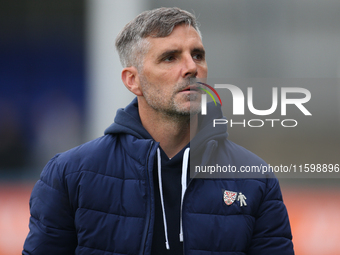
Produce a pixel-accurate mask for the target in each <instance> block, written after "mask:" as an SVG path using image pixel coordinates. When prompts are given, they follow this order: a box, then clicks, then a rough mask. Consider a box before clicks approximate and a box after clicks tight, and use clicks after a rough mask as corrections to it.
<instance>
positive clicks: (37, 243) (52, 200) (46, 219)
mask: <svg viewBox="0 0 340 255" xmlns="http://www.w3.org/2000/svg"><path fill="white" fill-rule="evenodd" d="M57 158H58V155H57V156H55V157H54V158H53V159H51V160H50V162H49V163H48V164H47V165H46V167H45V168H44V170H43V172H42V173H41V177H40V180H39V181H38V182H37V183H36V185H35V186H34V188H33V191H32V194H31V198H30V212H31V217H30V222H29V228H30V232H29V233H28V236H27V238H26V241H25V243H24V249H23V252H22V254H24V255H28V254H30V255H33V254H51V255H52V254H74V253H75V248H76V246H77V236H76V232H75V228H74V223H73V222H74V216H73V213H72V210H71V208H70V203H69V199H68V196H67V193H66V192H65V190H64V188H63V187H64V185H63V182H62V181H61V178H60V173H59V171H60V169H58V164H57V162H56V161H57Z"/></svg>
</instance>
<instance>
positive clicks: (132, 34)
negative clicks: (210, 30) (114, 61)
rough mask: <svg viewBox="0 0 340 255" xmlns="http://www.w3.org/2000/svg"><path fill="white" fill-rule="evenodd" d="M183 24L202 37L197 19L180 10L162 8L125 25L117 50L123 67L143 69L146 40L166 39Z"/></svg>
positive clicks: (146, 49)
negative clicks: (150, 38)
mask: <svg viewBox="0 0 340 255" xmlns="http://www.w3.org/2000/svg"><path fill="white" fill-rule="evenodd" d="M181 24H185V25H189V26H192V27H193V28H194V29H195V30H196V31H197V33H198V34H199V36H200V37H201V32H200V31H199V28H198V24H197V21H196V17H195V16H194V15H193V14H191V13H190V12H187V11H185V10H182V9H180V8H177V7H173V8H165V7H161V8H158V9H154V10H149V11H144V12H142V13H141V14H139V15H138V16H137V17H136V18H134V19H133V20H132V21H130V22H129V23H127V24H126V25H125V27H124V28H123V30H122V31H121V32H120V33H119V34H118V36H117V38H116V49H117V51H118V54H119V58H120V62H121V64H122V66H123V67H129V66H135V67H136V68H137V69H139V68H141V67H142V66H143V59H144V55H145V53H147V51H148V42H147V41H146V40H145V38H146V37H149V36H151V37H166V36H168V35H170V34H171V32H172V31H173V29H174V28H175V26H177V25H181Z"/></svg>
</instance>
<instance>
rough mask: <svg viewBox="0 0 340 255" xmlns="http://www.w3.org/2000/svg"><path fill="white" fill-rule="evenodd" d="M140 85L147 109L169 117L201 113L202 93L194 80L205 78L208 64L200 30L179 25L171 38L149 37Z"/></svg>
mask: <svg viewBox="0 0 340 255" xmlns="http://www.w3.org/2000/svg"><path fill="white" fill-rule="evenodd" d="M146 40H148V41H149V51H148V52H147V53H146V54H145V56H144V62H143V63H144V64H143V67H142V71H141V73H140V84H141V89H142V93H143V97H144V99H145V101H146V107H151V108H152V109H153V110H156V111H158V112H162V113H165V114H167V115H190V114H195V113H197V112H199V110H200V101H201V94H200V90H199V89H195V86H196V85H197V84H191V85H190V78H198V79H205V78H206V77H207V72H208V70H207V64H206V61H205V51H204V47H203V44H202V40H201V38H200V36H199V35H198V33H197V31H196V30H195V29H194V28H193V27H191V26H187V25H178V26H176V27H175V28H174V30H173V31H172V33H171V34H170V35H169V36H167V37H160V38H154V37H148V38H146Z"/></svg>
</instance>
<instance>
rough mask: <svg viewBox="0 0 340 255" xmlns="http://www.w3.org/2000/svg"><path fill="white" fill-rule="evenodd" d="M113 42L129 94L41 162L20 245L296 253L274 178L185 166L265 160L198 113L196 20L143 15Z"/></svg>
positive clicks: (87, 250) (82, 250) (38, 249)
mask: <svg viewBox="0 0 340 255" xmlns="http://www.w3.org/2000/svg"><path fill="white" fill-rule="evenodd" d="M116 47H117V50H118V53H119V56H120V59H121V62H122V64H123V67H124V68H123V71H122V81H123V83H124V84H125V86H126V87H127V88H128V89H129V90H130V91H131V92H132V93H134V94H135V95H136V99H135V100H133V101H132V102H131V103H130V104H129V105H128V106H127V107H126V108H125V109H120V110H118V112H117V115H116V117H115V122H114V124H112V125H111V126H110V127H109V128H108V129H107V130H106V131H105V135H104V136H103V137H100V138H98V139H96V140H94V141H91V142H89V143H86V144H84V145H81V146H79V147H77V148H74V149H72V150H70V151H67V152H64V153H61V154H58V155H56V156H55V157H54V158H53V159H51V161H50V162H49V163H48V164H47V165H46V167H45V169H44V170H43V172H42V174H41V179H40V180H39V181H38V182H37V184H36V185H35V187H34V189H33V191H32V196H31V200H30V207H31V218H30V233H29V234H28V236H27V239H26V242H25V244H24V251H23V254H275V255H276V254H294V252H293V245H292V242H291V238H292V237H291V231H290V226H289V220H288V216H287V212H286V209H285V206H284V204H283V202H282V197H281V192H280V188H279V185H278V181H277V179H275V178H266V179H254V178H242V179H240V178H234V177H235V176H232V175H229V178H218V179H209V178H198V177H199V175H198V174H197V175H192V176H190V175H189V171H188V168H189V165H190V167H192V166H194V165H196V164H197V165H208V164H210V165H212V164H216V163H217V162H218V163H220V164H231V165H234V166H238V167H239V166H240V165H260V164H265V163H264V162H263V161H262V160H261V159H260V158H258V157H257V156H255V155H254V154H252V153H251V152H249V151H247V150H245V149H244V148H242V147H240V146H237V145H235V144H234V143H232V142H230V141H229V140H227V139H226V138H227V133H226V128H225V127H218V128H216V129H214V130H213V132H206V130H207V129H208V130H210V129H211V126H209V125H210V124H211V120H212V119H213V118H222V113H221V111H220V108H219V107H215V106H214V105H213V107H215V108H213V109H214V111H212V110H211V109H212V107H211V105H209V106H208V114H207V115H206V116H204V115H201V114H199V112H200V100H201V93H200V92H199V91H200V89H199V85H198V83H195V82H193V80H195V79H196V80H195V81H197V80H203V81H204V80H205V79H206V77H207V64H206V61H205V49H204V47H203V44H202V41H201V35H200V32H199V29H198V27H197V24H196V20H195V17H194V16H193V15H192V14H190V13H188V12H186V11H183V10H180V9H178V8H160V9H155V10H151V11H146V12H143V13H142V14H140V15H139V16H137V17H136V18H135V19H134V20H132V21H131V22H130V23H128V24H127V25H126V26H125V27H124V29H123V30H122V32H121V33H120V34H119V35H118V37H117V40H116ZM216 109H218V110H217V111H216ZM223 126H224V125H223ZM193 137H194V138H193ZM192 138H193V139H192ZM191 139H192V140H191ZM189 142H190V146H189ZM189 150H190V152H189ZM189 153H190V154H191V159H192V160H190V162H189ZM227 177H228V176H227ZM231 177H233V178H231Z"/></svg>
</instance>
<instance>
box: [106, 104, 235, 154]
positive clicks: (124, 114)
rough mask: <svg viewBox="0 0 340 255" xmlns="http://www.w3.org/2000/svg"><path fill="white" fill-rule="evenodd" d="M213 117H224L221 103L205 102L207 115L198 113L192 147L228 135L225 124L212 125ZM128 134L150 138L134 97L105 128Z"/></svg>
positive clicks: (111, 132)
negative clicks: (197, 127)
mask: <svg viewBox="0 0 340 255" xmlns="http://www.w3.org/2000/svg"><path fill="white" fill-rule="evenodd" d="M214 119H225V117H223V114H222V111H221V105H220V104H217V106H215V105H214V103H213V102H209V103H208V104H207V115H201V114H199V120H198V125H199V132H198V133H197V135H196V136H195V138H194V139H193V140H192V141H191V142H190V143H191V144H190V145H191V146H193V147H194V148H196V146H197V147H200V146H201V145H203V144H205V143H206V142H208V141H209V140H217V139H226V138H227V136H228V133H227V125H216V126H215V127H213V120H214ZM121 133H124V134H130V135H133V136H135V137H137V138H140V139H152V137H151V135H150V134H149V133H148V131H146V129H145V128H144V127H143V125H142V123H141V120H140V117H139V113H138V101H137V98H134V99H133V100H132V102H131V103H130V104H129V105H127V106H126V107H125V108H120V109H118V111H117V114H116V117H115V119H114V123H113V124H112V125H111V126H109V127H108V128H107V129H106V130H105V134H121Z"/></svg>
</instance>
